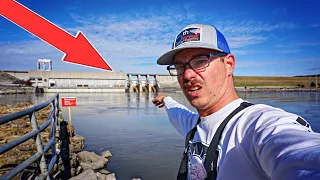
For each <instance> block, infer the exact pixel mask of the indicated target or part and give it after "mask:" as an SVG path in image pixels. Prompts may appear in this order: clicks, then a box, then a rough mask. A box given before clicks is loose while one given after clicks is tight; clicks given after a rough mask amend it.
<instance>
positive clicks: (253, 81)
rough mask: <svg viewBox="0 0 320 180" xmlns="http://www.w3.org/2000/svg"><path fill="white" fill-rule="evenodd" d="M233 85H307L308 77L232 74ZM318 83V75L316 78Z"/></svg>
mask: <svg viewBox="0 0 320 180" xmlns="http://www.w3.org/2000/svg"><path fill="white" fill-rule="evenodd" d="M311 82H315V78H314V77H312V78H311ZM234 83H235V86H238V87H244V86H248V87H252V86H295V87H298V85H304V87H309V85H310V79H309V77H268V76H234ZM318 83H320V77H319V78H318Z"/></svg>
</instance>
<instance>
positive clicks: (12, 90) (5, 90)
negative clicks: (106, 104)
mask: <svg viewBox="0 0 320 180" xmlns="http://www.w3.org/2000/svg"><path fill="white" fill-rule="evenodd" d="M235 89H236V91H237V92H239V93H243V92H245V93H252V92H320V88H298V87H297V88H295V87H264V86H260V87H247V88H246V87H235ZM161 92H164V93H167V92H177V93H179V92H182V90H181V89H180V88H179V87H165V88H160V89H159V91H158V93H161ZM26 93H35V88H34V87H16V86H14V87H12V86H0V95H6V94H26ZM44 93H45V92H44ZM104 93H108V92H104ZM124 93H126V92H124ZM140 93H148V92H140Z"/></svg>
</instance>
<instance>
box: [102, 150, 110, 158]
mask: <svg viewBox="0 0 320 180" xmlns="http://www.w3.org/2000/svg"><path fill="white" fill-rule="evenodd" d="M101 156H102V157H104V158H106V159H108V160H110V158H111V157H112V154H111V152H110V151H109V150H107V151H103V152H102V153H101Z"/></svg>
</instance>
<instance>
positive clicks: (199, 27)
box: [157, 24, 230, 65]
mask: <svg viewBox="0 0 320 180" xmlns="http://www.w3.org/2000/svg"><path fill="white" fill-rule="evenodd" d="M187 48H205V49H212V50H216V51H219V52H222V53H226V54H230V49H229V46H228V43H227V41H226V38H225V37H224V36H223V34H222V33H221V32H220V31H218V29H217V28H215V27H214V26H210V25H204V24H190V25H188V26H187V27H185V28H184V29H183V30H182V31H181V32H180V33H179V34H178V35H177V37H176V38H175V40H174V41H173V44H172V50H170V51H169V52H167V53H165V54H163V55H162V56H161V57H160V58H159V59H158V60H157V63H158V64H160V65H171V64H173V58H174V56H175V55H176V54H177V53H178V52H179V51H181V50H183V49H187Z"/></svg>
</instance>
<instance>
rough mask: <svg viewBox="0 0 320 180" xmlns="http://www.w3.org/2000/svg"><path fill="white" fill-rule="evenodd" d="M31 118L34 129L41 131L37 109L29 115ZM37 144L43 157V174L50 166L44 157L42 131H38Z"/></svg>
mask: <svg viewBox="0 0 320 180" xmlns="http://www.w3.org/2000/svg"><path fill="white" fill-rule="evenodd" d="M29 117H30V120H31V126H32V130H33V131H39V127H38V123H37V118H36V113H35V111H33V112H32V114H30V115H29ZM36 146H37V151H38V153H41V154H42V155H41V159H40V170H41V174H44V173H47V172H48V168H47V164H46V158H45V157H44V153H43V147H42V142H41V138H40V132H38V134H37V136H36Z"/></svg>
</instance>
